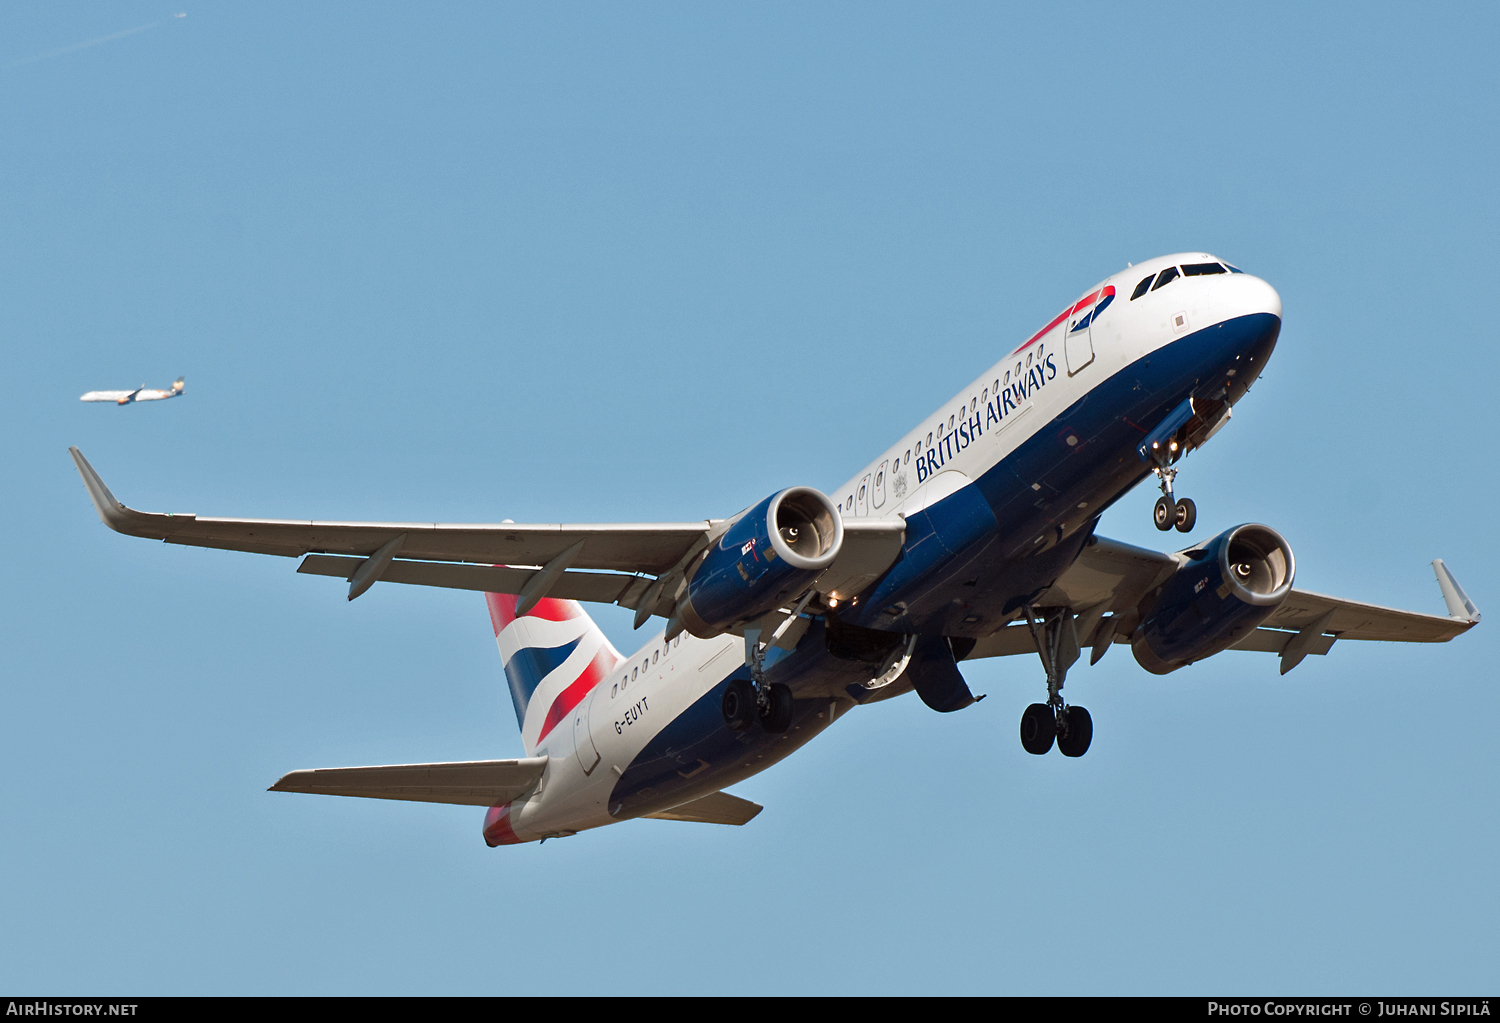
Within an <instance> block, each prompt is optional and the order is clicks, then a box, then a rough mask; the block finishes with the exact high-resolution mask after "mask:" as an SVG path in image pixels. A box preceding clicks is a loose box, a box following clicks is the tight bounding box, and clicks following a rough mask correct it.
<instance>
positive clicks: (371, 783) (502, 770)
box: [267, 757, 547, 806]
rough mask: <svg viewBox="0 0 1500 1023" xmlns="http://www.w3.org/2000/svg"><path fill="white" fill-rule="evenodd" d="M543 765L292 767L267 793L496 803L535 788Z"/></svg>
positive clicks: (542, 760) (534, 761) (541, 761)
mask: <svg viewBox="0 0 1500 1023" xmlns="http://www.w3.org/2000/svg"><path fill="white" fill-rule="evenodd" d="M546 767H547V758H546V757H526V758H524V759H521V760H469V761H464V762H461V763H455V764H392V765H389V766H386V767H333V768H324V769H322V770H316V771H293V772H292V773H291V774H287V775H283V776H282V778H281V779H280V780H279V781H277V782H276V784H275V785H272V786H271V787H270V788H269V789H268V790H267V791H269V792H308V793H312V794H315V795H323V796H362V797H364V798H367V799H406V800H410V801H412V802H416V803H457V804H460V805H463V806H498V805H499V804H500V803H508V802H510V801H511V800H512V799H518V798H520V797H521V796H523V795H525V794H526V793H528V792H530V791H531V790H532V789H534V788H535V787H536V784H537V782H538V781H539V780H540V779H541V777H542V772H543V771H544V770H546Z"/></svg>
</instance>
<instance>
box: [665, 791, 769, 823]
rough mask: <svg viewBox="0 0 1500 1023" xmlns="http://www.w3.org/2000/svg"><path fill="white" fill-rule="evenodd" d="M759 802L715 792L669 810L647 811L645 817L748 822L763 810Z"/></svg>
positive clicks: (704, 821) (673, 819) (672, 819)
mask: <svg viewBox="0 0 1500 1023" xmlns="http://www.w3.org/2000/svg"><path fill="white" fill-rule="evenodd" d="M763 809H764V807H762V806H761V805H760V804H759V803H752V802H750V800H748V799H741V798H740V797H739V796H731V795H730V794H729V793H727V792H715V793H713V794H711V795H707V796H703V797H701V798H699V799H695V800H693V801H692V802H691V803H683V804H682V805H681V806H674V807H672V809H670V810H658V811H657V812H656V813H648V814H646V816H647V817H650V818H652V819H654V820H659V821H697V822H699V823H700V824H748V823H750V821H751V819H752V818H754V817H755V815H756V814H758V813H760V812H761V810H763Z"/></svg>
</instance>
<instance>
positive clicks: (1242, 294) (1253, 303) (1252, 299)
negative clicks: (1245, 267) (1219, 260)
mask: <svg viewBox="0 0 1500 1023" xmlns="http://www.w3.org/2000/svg"><path fill="white" fill-rule="evenodd" d="M1215 283H1216V284H1217V285H1218V287H1219V288H1220V289H1222V290H1221V291H1220V294H1219V295H1218V296H1217V297H1218V299H1219V301H1218V302H1217V303H1215V304H1218V305H1221V309H1220V311H1219V316H1218V318H1220V319H1226V320H1227V319H1232V318H1234V317H1236V316H1251V315H1254V314H1255V313H1269V314H1270V315H1272V316H1274V317H1276V319H1278V320H1280V319H1281V296H1280V295H1278V294H1277V293H1276V289H1275V288H1273V287H1271V286H1270V285H1269V284H1267V283H1266V282H1265V281H1263V280H1261V279H1260V278H1259V277H1252V276H1250V275H1249V274H1233V275H1229V276H1225V277H1220V278H1218V279H1217V280H1216V281H1215Z"/></svg>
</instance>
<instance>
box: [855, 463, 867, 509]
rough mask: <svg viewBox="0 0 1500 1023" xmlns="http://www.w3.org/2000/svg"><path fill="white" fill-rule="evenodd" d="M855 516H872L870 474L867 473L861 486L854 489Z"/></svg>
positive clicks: (860, 483) (861, 480)
mask: <svg viewBox="0 0 1500 1023" xmlns="http://www.w3.org/2000/svg"><path fill="white" fill-rule="evenodd" d="M854 514H856V515H868V514H870V474H869V473H865V474H864V476H862V477H861V478H860V481H859V485H858V486H857V487H855V488H854Z"/></svg>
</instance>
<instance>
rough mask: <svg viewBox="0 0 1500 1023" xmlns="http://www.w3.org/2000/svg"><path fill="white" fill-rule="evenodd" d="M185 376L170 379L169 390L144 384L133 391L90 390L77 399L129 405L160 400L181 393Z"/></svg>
mask: <svg viewBox="0 0 1500 1023" xmlns="http://www.w3.org/2000/svg"><path fill="white" fill-rule="evenodd" d="M184 379H185V378H184V377H178V378H177V379H176V380H174V381H172V387H171V389H170V390H166V391H158V390H157V389H156V388H154V387H153V388H150V389H149V390H148V389H147V387H146V385H145V384H142V385H141V386H139V387H137V388H136V389H135V390H133V391H90V392H89V393H88V394H85V395H84V396H83V397H81V398H79V399H78V400H79V401H112V402H114V403H115V404H116V405H129V404H130V403H131V402H133V401H161V400H162V399H163V398H175V397H177V396H178V395H179V394H181V393H182V382H183V380H184Z"/></svg>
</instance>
